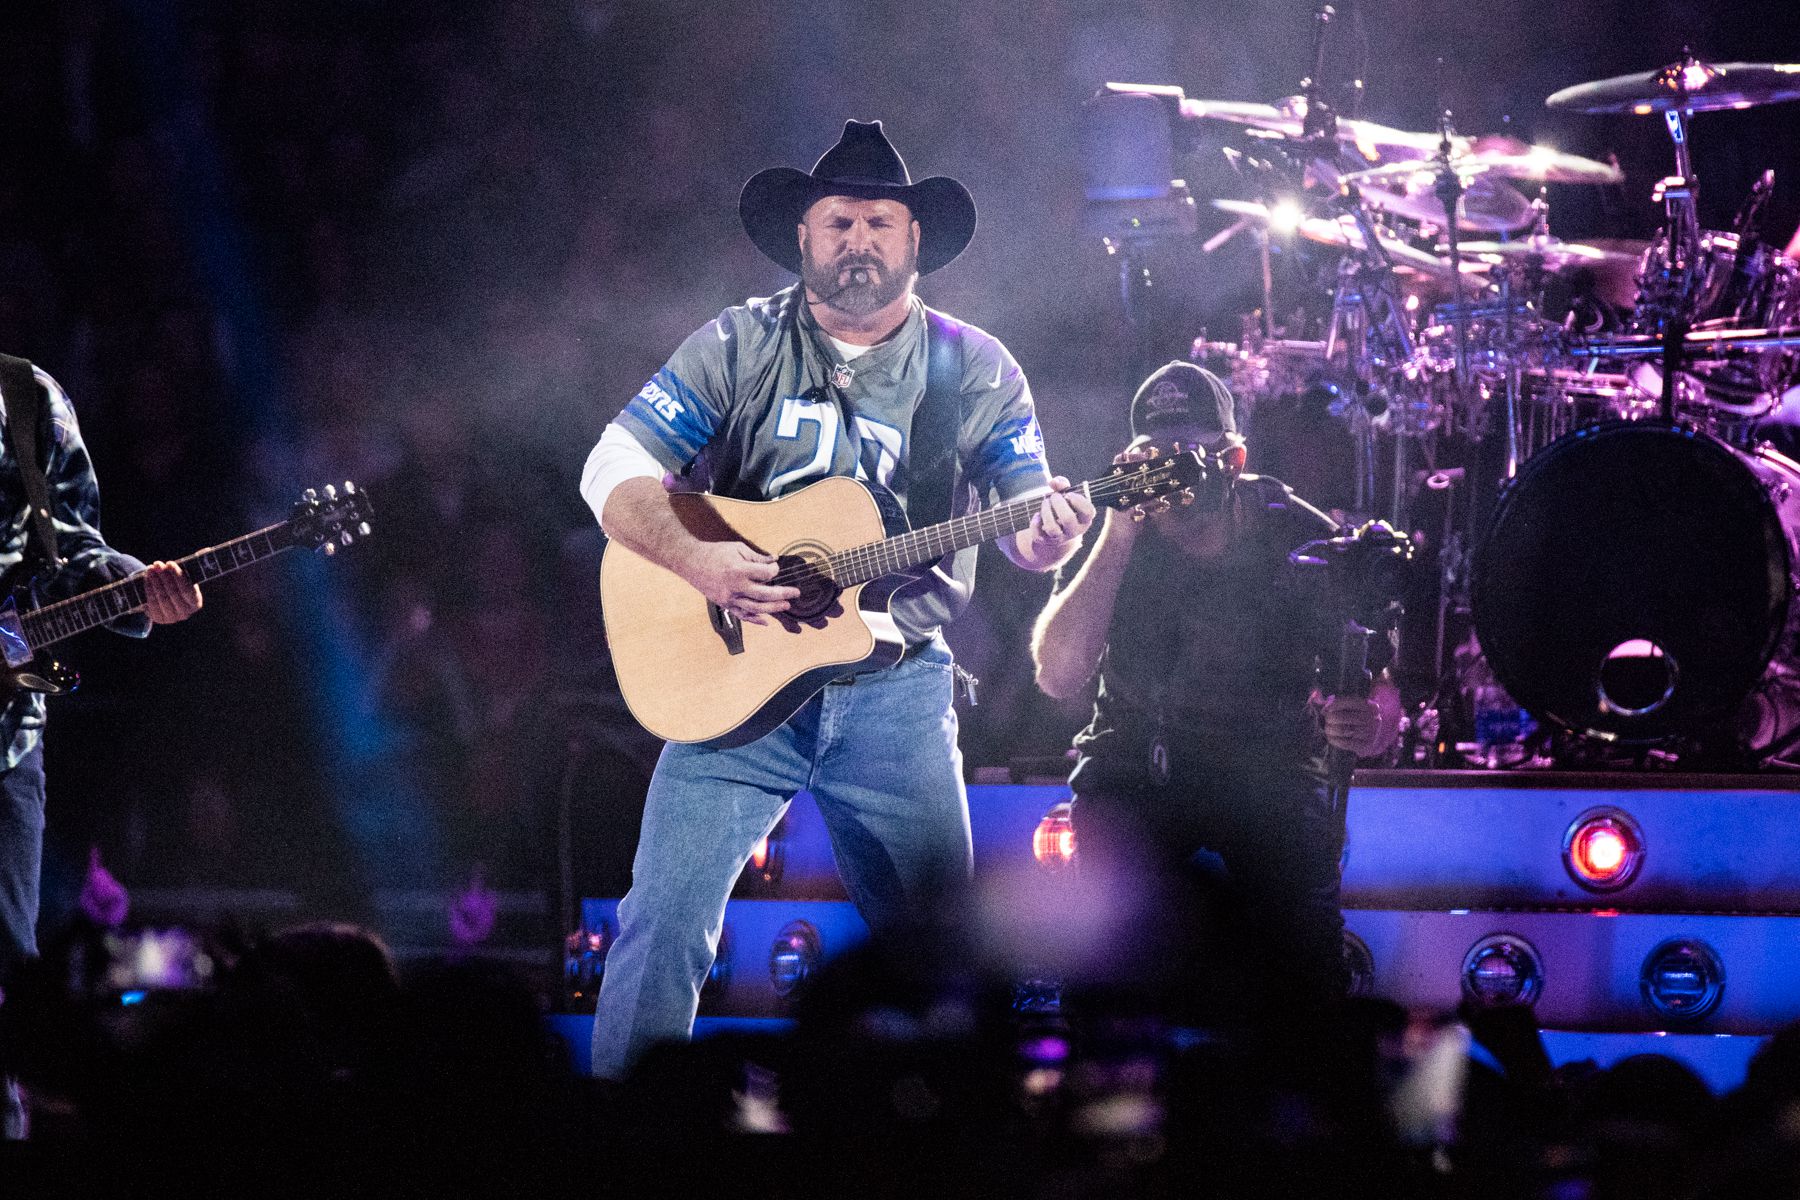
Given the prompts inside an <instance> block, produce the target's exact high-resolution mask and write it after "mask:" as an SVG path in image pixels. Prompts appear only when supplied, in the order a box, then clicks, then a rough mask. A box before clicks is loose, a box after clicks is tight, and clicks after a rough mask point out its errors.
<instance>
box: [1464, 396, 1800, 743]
mask: <svg viewBox="0 0 1800 1200" xmlns="http://www.w3.org/2000/svg"><path fill="white" fill-rule="evenodd" d="M1796 485H1800V464H1796V463H1794V462H1793V461H1791V460H1789V459H1787V458H1784V457H1783V456H1781V455H1779V454H1776V453H1774V452H1773V451H1771V450H1766V449H1765V450H1760V451H1758V452H1756V453H1754V454H1745V453H1740V452H1739V451H1736V450H1734V449H1732V448H1731V447H1729V446H1727V445H1726V444H1725V443H1723V442H1721V441H1718V440H1717V439H1715V438H1712V437H1710V436H1708V435H1706V434H1703V433H1699V432H1696V431H1694V430H1692V429H1690V428H1687V427H1685V426H1679V425H1677V426H1671V425H1668V424H1666V423H1663V422H1660V421H1637V422H1607V423H1605V424H1600V425H1594V426H1591V427H1589V428H1585V429H1577V430H1576V431H1575V432H1573V433H1571V434H1569V435H1567V436H1566V437H1563V438H1560V439H1558V440H1557V441H1555V442H1553V443H1552V444H1551V445H1549V446H1547V447H1546V448H1545V449H1544V450H1542V451H1541V452H1539V453H1538V454H1536V455H1534V456H1532V457H1531V458H1530V459H1528V460H1526V462H1525V465H1524V467H1523V469H1522V470H1521V471H1520V472H1519V474H1518V476H1517V477H1516V478H1515V479H1513V480H1512V481H1511V483H1510V484H1508V485H1507V486H1506V487H1505V488H1504V489H1503V490H1502V492H1501V494H1500V497H1499V499H1498V501H1497V503H1496V505H1495V509H1494V513H1493V518H1492V520H1491V521H1490V522H1489V526H1488V532H1487V534H1486V536H1485V537H1484V538H1483V539H1482V542H1481V545H1480V546H1479V548H1478V549H1477V551H1476V554H1475V558H1474V562H1473V564H1472V577H1471V586H1472V601H1473V606H1474V613H1473V616H1474V622H1475V632H1476V635H1477V637H1478V638H1479V639H1480V642H1481V648H1482V651H1483V653H1484V654H1485V655H1486V656H1487V659H1488V663H1489V665H1490V666H1491V667H1492V668H1493V671H1494V674H1495V675H1496V676H1497V677H1498V678H1499V680H1500V682H1501V684H1502V685H1504V686H1505V688H1506V690H1507V691H1508V692H1510V693H1511V694H1512V696H1513V698H1514V699H1516V700H1517V701H1518V702H1519V703H1520V705H1522V706H1523V707H1524V708H1526V709H1527V710H1528V711H1530V712H1531V713H1533V714H1534V715H1536V716H1538V717H1539V718H1540V719H1548V720H1550V721H1552V722H1554V723H1555V724H1557V725H1560V726H1562V727H1563V728H1565V729H1568V730H1572V731H1574V732H1576V733H1582V734H1592V735H1598V736H1600V737H1603V738H1607V739H1615V740H1619V741H1627V742H1637V743H1649V742H1657V741H1661V740H1664V739H1666V738H1669V737H1672V736H1677V735H1683V734H1686V735H1696V736H1707V735H1712V734H1716V733H1717V732H1718V731H1720V730H1721V729H1724V728H1727V727H1728V726H1729V725H1730V724H1731V723H1732V721H1733V719H1734V718H1735V717H1736V716H1737V715H1738V713H1739V709H1740V708H1742V707H1743V705H1744V701H1745V700H1746V699H1747V698H1748V697H1749V696H1750V694H1751V692H1752V691H1753V690H1754V689H1756V687H1757V684H1758V682H1759V680H1761V679H1762V678H1763V675H1764V673H1765V671H1767V669H1768V667H1769V664H1770V662H1771V660H1772V659H1774V658H1775V657H1776V655H1777V653H1778V652H1779V653H1781V654H1783V655H1788V654H1790V653H1791V649H1792V646H1793V637H1792V634H1791V632H1790V629H1789V622H1790V617H1791V613H1790V608H1791V607H1792V608H1794V609H1796V610H1800V606H1790V599H1791V597H1792V595H1793V591H1794V581H1793V571H1794V567H1795V563H1796V561H1797V560H1800V554H1797V551H1800V543H1797V542H1796V538H1795V531H1796V529H1800V495H1797V494H1796V491H1797V489H1796Z"/></svg>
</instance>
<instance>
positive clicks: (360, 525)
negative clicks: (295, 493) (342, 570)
mask: <svg viewBox="0 0 1800 1200" xmlns="http://www.w3.org/2000/svg"><path fill="white" fill-rule="evenodd" d="M373 515H374V510H373V509H372V508H371V507H370V505H369V495H368V493H367V492H364V491H362V490H361V489H359V488H358V487H357V486H356V485H355V484H354V483H349V482H346V483H345V484H344V486H343V487H342V488H337V487H333V486H331V485H330V484H327V485H326V486H325V487H324V489H323V490H320V489H317V488H307V489H306V491H305V492H303V493H301V496H300V499H299V500H298V501H296V502H295V504H294V511H293V515H292V516H291V517H289V518H288V528H289V529H290V530H291V531H292V533H293V536H294V543H295V544H296V545H300V546H305V547H307V548H308V549H312V550H323V551H324V552H325V553H327V554H336V553H337V550H338V547H339V546H348V545H350V544H351V543H352V542H354V541H356V539H358V538H362V537H367V536H369V518H370V517H371V516H373Z"/></svg>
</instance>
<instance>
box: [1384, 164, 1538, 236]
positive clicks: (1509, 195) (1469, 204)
mask: <svg viewBox="0 0 1800 1200" xmlns="http://www.w3.org/2000/svg"><path fill="white" fill-rule="evenodd" d="M1359 192H1360V195H1361V196H1362V198H1363V199H1364V200H1366V201H1368V203H1369V206H1370V207H1371V208H1378V209H1380V210H1381V211H1382V212H1385V213H1392V214H1393V215H1394V216H1397V217H1405V218H1406V219H1407V220H1409V221H1418V222H1420V223H1421V224H1425V225H1435V226H1437V227H1438V228H1439V229H1442V228H1443V227H1444V225H1445V223H1446V222H1445V219H1444V202H1443V201H1442V200H1439V199H1438V198H1437V197H1436V196H1435V195H1433V194H1432V191H1431V186H1430V185H1429V184H1427V185H1426V186H1425V187H1423V188H1413V187H1409V188H1407V189H1406V190H1404V191H1390V190H1389V189H1388V188H1386V187H1378V186H1372V187H1364V188H1361V189H1359ZM1456 213H1457V218H1456V227H1457V228H1458V229H1462V230H1466V231H1468V232H1470V233H1513V232H1515V231H1517V230H1520V229H1524V228H1525V227H1526V226H1527V225H1530V224H1531V223H1532V221H1533V220H1535V219H1536V218H1537V212H1536V211H1535V210H1534V209H1533V208H1532V207H1531V201H1529V200H1527V199H1526V198H1525V197H1524V196H1521V195H1520V194H1519V193H1518V192H1517V191H1515V190H1514V189H1512V188H1510V187H1508V186H1507V185H1506V184H1504V183H1502V182H1501V181H1500V180H1498V179H1491V178H1485V177H1484V178H1478V179H1476V180H1474V181H1473V182H1471V183H1470V185H1469V187H1468V190H1467V191H1465V192H1464V193H1463V196H1462V201H1461V203H1459V204H1458V205H1457V209H1456Z"/></svg>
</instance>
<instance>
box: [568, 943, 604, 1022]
mask: <svg viewBox="0 0 1800 1200" xmlns="http://www.w3.org/2000/svg"><path fill="white" fill-rule="evenodd" d="M612 940H613V939H612V930H611V928H610V927H608V926H607V925H606V924H605V923H604V922H602V923H601V925H600V927H599V928H598V929H577V930H576V931H575V932H574V933H571V934H570V935H569V936H568V937H566V938H564V939H563V1003H564V1005H565V1006H566V1007H567V1008H568V1010H569V1011H570V1012H592V1011H593V1009H594V997H595V996H597V995H599V994H600V979H601V976H602V975H604V974H605V972H606V952H607V951H608V950H609V949H611V948H612Z"/></svg>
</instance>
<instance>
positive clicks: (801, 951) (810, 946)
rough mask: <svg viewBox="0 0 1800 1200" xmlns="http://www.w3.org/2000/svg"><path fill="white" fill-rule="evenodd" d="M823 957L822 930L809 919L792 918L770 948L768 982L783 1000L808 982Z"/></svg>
mask: <svg viewBox="0 0 1800 1200" xmlns="http://www.w3.org/2000/svg"><path fill="white" fill-rule="evenodd" d="M824 958H825V950H824V946H823V945H822V944H821V943H820V941H819V931H818V930H817V929H814V928H813V926H812V923H811V922H810V921H798V920H796V921H789V922H788V923H787V924H786V925H783V926H782V927H781V931H780V932H779V933H777V934H776V935H775V944H774V945H773V946H771V947H770V948H769V982H770V983H771V984H772V985H773V986H774V988H775V994H776V995H777V996H780V997H781V998H782V999H784V1000H786V999H788V998H790V997H792V996H793V995H794V994H795V993H796V992H798V991H799V990H800V989H801V988H803V987H805V986H806V981H807V980H808V979H811V978H812V976H813V975H814V973H816V972H817V971H818V969H819V964H820V963H821V962H823V961H824Z"/></svg>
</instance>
